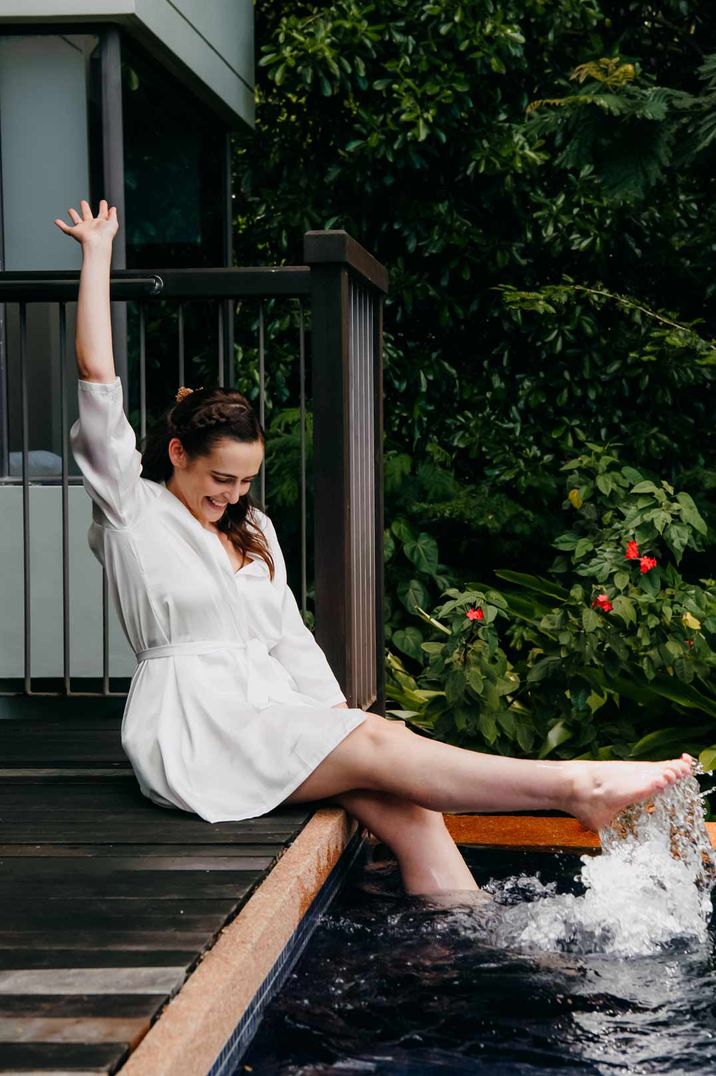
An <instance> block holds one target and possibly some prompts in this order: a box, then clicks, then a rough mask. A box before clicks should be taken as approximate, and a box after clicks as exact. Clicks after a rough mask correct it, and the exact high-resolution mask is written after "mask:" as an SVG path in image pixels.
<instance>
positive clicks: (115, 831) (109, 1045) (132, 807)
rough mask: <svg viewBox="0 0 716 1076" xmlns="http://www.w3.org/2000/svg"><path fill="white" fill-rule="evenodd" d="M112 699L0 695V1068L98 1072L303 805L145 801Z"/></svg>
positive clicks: (115, 1058)
mask: <svg viewBox="0 0 716 1076" xmlns="http://www.w3.org/2000/svg"><path fill="white" fill-rule="evenodd" d="M123 703H124V700H123V699H99V698H89V699H77V698H74V699H71V700H62V699H58V698H48V699H42V698H38V697H36V696H35V697H29V698H24V699H23V698H19V697H15V698H8V699H0V1072H3V1071H8V1070H12V1071H15V1072H17V1071H22V1070H32V1071H34V1072H41V1071H43V1070H55V1071H57V1070H62V1071H70V1070H72V1069H81V1070H88V1069H90V1070H92V1071H99V1072H114V1071H115V1070H116V1069H117V1068H118V1067H119V1065H120V1064H122V1063H123V1062H124V1061H125V1060H126V1058H127V1056H128V1055H129V1053H130V1051H131V1050H132V1049H133V1048H134V1047H135V1046H136V1045H137V1043H138V1042H139V1041H140V1039H141V1038H142V1037H143V1036H144V1034H145V1033H146V1031H147V1029H148V1028H149V1026H150V1024H151V1023H152V1022H153V1020H154V1019H155V1018H156V1016H157V1014H158V1013H159V1012H160V1010H161V1009H162V1008H163V1006H164V1005H165V1003H166V1002H167V1001H168V999H169V998H170V997H171V996H172V995H173V994H175V993H176V991H177V990H178V989H179V988H180V986H181V985H182V983H183V982H184V980H185V978H186V976H187V975H188V973H189V972H190V971H191V970H192V968H193V966H194V965H195V964H196V963H197V961H198V959H199V957H200V956H201V954H202V953H204V952H205V951H206V950H207V949H209V948H210V947H211V945H212V944H213V941H214V939H215V938H216V936H217V934H218V932H219V931H220V929H221V928H222V927H223V926H224V925H225V924H226V923H227V922H229V921H230V920H231V919H233V918H234V916H235V915H236V913H237V911H238V910H239V909H240V908H241V907H242V906H243V905H244V904H245V902H246V901H247V899H248V898H249V896H250V895H251V894H252V893H253V891H254V890H255V889H256V887H257V886H258V884H259V883H260V882H261V881H262V879H263V878H264V877H265V876H266V874H267V873H268V872H269V871H270V869H271V867H272V865H273V864H274V863H275V862H276V860H277V859H278V858H279V857H280V856H281V854H282V853H283V851H284V850H285V849H286V848H287V847H288V846H289V845H290V844H291V843H292V842H293V840H294V839H295V837H296V836H297V835H298V833H299V832H300V831H301V829H303V827H304V825H305V824H306V822H307V821H308V820H309V818H310V817H311V815H312V814H313V808H312V807H308V808H306V807H294V808H288V809H281V810H276V811H273V812H271V813H270V814H267V815H263V816H262V817H260V818H256V819H250V820H248V821H243V822H222V823H216V824H213V825H210V824H209V823H207V822H204V821H202V820H201V819H199V818H197V817H196V816H195V815H189V814H186V813H185V812H182V811H174V810H168V809H163V808H161V807H157V806H155V805H153V804H151V803H150V802H149V801H148V800H147V799H145V797H144V796H142V794H141V793H140V791H139V788H138V786H137V783H136V780H135V778H134V776H133V774H132V772H131V769H130V768H129V764H128V762H127V760H126V757H125V755H124V753H123V751H122V748H121V744H120V738H119V728H120V721H121V712H122V707H123ZM10 714H12V716H9V715H10Z"/></svg>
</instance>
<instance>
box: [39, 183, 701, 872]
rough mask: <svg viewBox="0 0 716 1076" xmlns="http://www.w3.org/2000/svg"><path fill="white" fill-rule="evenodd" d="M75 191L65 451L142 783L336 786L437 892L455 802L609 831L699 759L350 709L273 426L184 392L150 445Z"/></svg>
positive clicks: (246, 409)
mask: <svg viewBox="0 0 716 1076" xmlns="http://www.w3.org/2000/svg"><path fill="white" fill-rule="evenodd" d="M81 205H82V216H80V214H79V213H77V212H76V211H75V210H74V209H73V210H70V217H71V219H72V221H73V226H72V227H70V226H68V225H67V224H66V223H65V222H64V221H60V220H58V221H57V225H58V227H60V228H61V229H62V230H63V231H64V232H66V233H68V234H69V235H71V236H73V237H74V238H75V239H77V240H78V241H79V242H80V243H81V244H82V251H83V260H82V274H81V279H80V293H79V301H78V312H77V364H78V368H79V373H80V381H79V413H80V417H79V420H78V422H77V423H75V425H74V426H73V427H72V431H71V437H72V448H73V451H74V454H75V458H76V459H77V462H78V464H79V466H80V469H81V470H82V473H83V475H84V482H85V488H86V489H87V491H88V493H89V494H90V496H91V497H92V500H93V502H94V511H93V522H92V526H91V528H90V533H89V540H90V545H91V548H92V550H93V552H94V553H95V555H96V556H97V558H98V560H99V561H100V562H101V563H102V564H103V565H104V567H105V568H106V572H107V578H108V581H109V587H110V592H111V594H112V598H113V601H114V603H115V606H116V608H117V610H118V613H119V616H120V620H121V623H122V625H123V627H124V630H125V633H126V635H127V638H128V639H129V642H130V644H131V646H132V648H133V650H134V651H135V653H136V655H137V660H138V663H139V664H138V668H137V670H136V672H135V674H134V676H133V677H132V685H131V688H130V692H129V696H128V698H127V705H126V709H125V713H124V718H123V722H122V744H123V746H124V749H125V751H126V753H127V756H128V757H129V759H130V761H131V763H132V765H133V767H134V771H135V773H136V775H137V779H138V781H139V784H140V787H141V789H142V792H143V793H144V794H145V795H146V796H148V797H149V798H150V799H152V800H154V801H155V802H156V803H159V804H161V805H162V806H166V807H179V808H181V809H183V810H186V811H193V812H196V813H197V814H199V815H200V816H201V817H202V818H205V819H206V820H207V821H210V822H220V821H229V820H240V819H243V818H254V817H256V816H258V815H262V814H265V813H266V812H268V811H270V810H272V809H273V808H274V807H278V806H279V805H280V804H282V803H286V802H288V803H294V802H305V801H307V800H319V799H325V798H330V799H332V800H334V801H335V802H338V803H340V804H342V805H343V806H345V807H346V809H347V810H349V811H350V812H351V813H352V814H355V815H356V816H357V817H358V818H359V820H360V821H361V822H362V823H363V824H364V825H366V826H368V828H369V829H370V830H371V831H372V832H374V833H375V834H376V835H377V836H379V837H381V838H382V839H383V840H385V841H386V843H388V844H389V845H390V846H391V847H392V849H393V850H394V852H395V854H396V856H397V857H398V860H399V863H400V867H401V871H402V873H403V879H404V882H405V885H406V888H408V889H409V890H410V891H411V892H437V891H450V890H456V889H466V888H467V889H474V888H475V882H474V879H473V878H472V875H471V874H470V872H469V870H468V869H467V867H466V865H465V863H464V861H463V859H462V857H461V855H460V853H459V851H458V850H457V847H456V845H455V843H454V841H453V840H452V838H451V836H450V834H449V832H448V831H447V828H446V826H445V822H444V819H443V815H442V812H443V811H475V810H476V811H484V810H499V811H506V810H529V809H544V808H558V809H561V810H567V811H569V812H570V813H573V814H575V815H576V816H577V817H578V818H580V819H581V820H582V821H583V822H584V823H585V824H586V825H588V826H590V827H592V828H598V827H599V826H600V825H604V824H605V823H606V822H608V821H609V820H610V818H611V817H613V815H614V814H615V813H616V812H617V811H618V810H619V808H620V807H622V806H624V805H626V804H627V803H631V802H633V801H635V800H638V799H641V798H645V797H646V796H648V795H650V794H652V793H653V792H655V791H656V790H658V789H662V788H665V787H666V786H667V785H669V784H673V783H674V782H675V781H677V780H679V778H681V777H685V776H687V775H688V774H689V773H690V772H691V763H690V761H689V759H688V758H687V757H683V758H681V759H672V760H671V761H669V762H663V763H618V762H615V763H611V762H604V763H587V762H570V763H567V762H565V763H560V762H534V761H529V760H525V759H507V758H493V757H491V756H487V755H480V754H478V753H477V752H472V751H464V750H462V749H460V748H457V747H451V746H450V745H448V744H443V743H435V742H432V741H430V740H428V739H426V738H424V737H419V736H416V735H415V734H414V733H412V732H410V731H408V730H406V729H404V728H403V727H402V726H400V725H396V723H394V722H391V721H387V720H386V719H385V718H383V717H379V716H378V715H375V714H365V713H363V712H362V711H361V710H359V709H348V708H346V709H343V708H342V707H343V706H344V705H345V702H346V700H345V696H344V695H343V693H342V691H341V688H340V686H339V685H338V683H337V681H336V678H335V676H334V675H333V673H332V671H331V668H330V666H329V664H328V661H327V660H326V657H325V655H324V653H323V651H322V650H321V649H320V647H319V646H318V644H317V643H316V641H315V639H314V638H313V636H312V634H311V633H310V631H308V629H307V628H306V626H305V625H304V623H303V621H302V619H301V615H300V613H299V610H298V606H297V604H296V599H295V598H294V596H293V594H292V593H291V590H290V589H289V587H288V585H287V582H286V569H285V565H284V561H283V556H282V553H281V548H280V546H279V544H278V539H277V537H276V532H275V530H274V528H273V524H272V523H271V521H270V520H269V519H268V517H267V516H266V515H264V513H263V512H260V511H259V510H258V509H257V508H256V507H255V506H254V505H253V504H252V503H251V498H250V494H249V492H248V487H249V483H250V479H251V477H252V476H253V475H255V473H256V471H257V470H258V468H259V467H260V465H261V460H262V458H263V441H264V435H263V430H262V429H261V426H260V424H259V423H258V421H257V419H256V416H255V414H254V412H253V411H252V409H251V407H250V405H249V404H248V403H247V401H246V400H245V399H244V397H243V396H241V395H240V394H239V393H238V392H235V391H234V390H230V389H221V388H216V389H198V390H197V391H196V392H192V393H187V392H186V390H182V391H180V392H179V393H178V394H177V397H178V402H177V403H176V404H175V405H174V406H173V407H172V408H171V410H169V411H168V412H167V414H166V415H165V417H164V419H163V421H162V423H161V424H160V426H159V427H158V428H157V430H156V431H153V433H152V437H151V438H150V441H149V443H148V444H147V448H146V450H145V454H144V458H143V459H142V457H140V454H139V452H138V451H137V447H136V442H135V437H134V431H133V430H132V428H131V426H130V425H129V422H128V421H127V418H126V416H125V414H124V409H123V404H122V386H121V382H120V380H119V378H118V377H117V376H116V374H115V370H114V360H113V356H112V340H111V327H110V315H109V266H110V256H111V247H112V238H113V236H114V234H115V233H116V231H117V217H116V213H115V211H114V209H111V210H110V209H109V208H108V206H107V203H106V202H104V201H103V202H101V203H100V210H99V213H98V215H97V217H96V218H95V217H93V216H92V212H91V210H90V207H89V205H88V204H87V203H86V202H82V204H81ZM217 539H218V541H217ZM227 554H228V556H227ZM239 557H240V562H239ZM247 558H248V559H249V560H250V561H251V563H248V564H247V563H245V561H246V559H247ZM239 569H240V570H239Z"/></svg>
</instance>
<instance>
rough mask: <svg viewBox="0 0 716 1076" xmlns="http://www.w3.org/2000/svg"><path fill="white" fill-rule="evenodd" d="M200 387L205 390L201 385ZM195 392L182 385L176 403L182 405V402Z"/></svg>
mask: <svg viewBox="0 0 716 1076" xmlns="http://www.w3.org/2000/svg"><path fill="white" fill-rule="evenodd" d="M199 387H200V388H203V387H204V386H203V385H200V386H199ZM193 391H194V389H188V388H187V387H186V385H182V386H181V388H180V389H179V391H178V392H177V394H176V397H175V399H176V402H177V403H181V402H182V400H185V399H186V397H187V396H191V394H192V393H193Z"/></svg>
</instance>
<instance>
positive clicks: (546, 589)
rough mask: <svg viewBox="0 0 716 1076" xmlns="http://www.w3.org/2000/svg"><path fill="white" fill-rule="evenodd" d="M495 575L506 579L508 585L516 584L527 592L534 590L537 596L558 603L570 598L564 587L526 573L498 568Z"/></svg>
mask: <svg viewBox="0 0 716 1076" xmlns="http://www.w3.org/2000/svg"><path fill="white" fill-rule="evenodd" d="M495 575H496V576H498V577H499V578H500V579H505V580H506V581H507V582H508V583H515V584H516V585H517V586H520V587H525V588H526V589H527V590H534V591H535V593H536V594H543V595H545V596H546V597H548V598H556V599H557V601H566V600H567V598H568V597H569V592H568V591H566V590H565V589H564V587H560V586H559V584H557V583H552V582H551V581H550V580H549V579H543V578H542V576H539V575H526V574H525V573H524V572H513V571H510V570H509V569H507V568H496V569H495Z"/></svg>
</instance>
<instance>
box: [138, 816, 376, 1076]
mask: <svg viewBox="0 0 716 1076" xmlns="http://www.w3.org/2000/svg"><path fill="white" fill-rule="evenodd" d="M354 835H355V837H356V838H358V839H357V840H354V841H353V842H351V837H353V836H354ZM359 837H360V834H359V833H358V831H357V824H356V822H355V821H354V820H352V819H349V817H348V815H347V814H346V813H345V811H344V810H343V809H342V808H339V807H325V808H322V809H321V810H318V811H317V812H316V814H315V815H314V816H313V818H312V819H311V820H310V821H309V822H308V824H307V825H306V826H305V827H304V829H303V830H302V831H301V833H300V834H299V835H298V837H297V838H296V840H295V841H294V842H293V844H292V845H291V846H290V848H288V849H287V851H286V852H285V853H284V854H283V856H282V857H281V859H280V860H279V861H278V863H277V864H276V865H275V867H274V868H273V869H272V870H271V872H270V873H269V874H268V875H267V877H266V879H265V881H263V882H262V884H261V885H260V886H259V888H258V889H257V890H256V892H255V893H254V895H253V896H252V897H251V898H250V899H249V900H248V901H247V903H246V904H245V905H244V906H243V908H242V909H241V911H240V912H239V914H238V916H237V917H236V919H234V920H233V922H232V923H230V924H229V925H228V926H227V927H225V928H224V929H223V930H222V931H221V933H220V934H219V937H218V939H217V941H216V942H215V944H214V946H213V947H212V948H211V949H210V950H209V951H208V952H207V953H206V954H205V955H204V957H203V958H202V960H201V962H200V963H199V965H198V966H197V968H196V969H195V970H194V972H193V973H192V974H191V975H190V976H189V978H188V979H187V980H186V982H185V983H184V985H183V986H182V988H181V990H180V991H179V993H178V994H176V996H175V997H174V998H173V999H172V1000H171V1001H170V1002H169V1004H168V1005H167V1006H166V1008H165V1009H164V1011H163V1012H162V1014H161V1015H160V1017H159V1019H158V1020H157V1021H156V1023H155V1024H154V1025H153V1026H152V1027H151V1028H150V1030H149V1032H148V1033H147V1035H146V1036H145V1037H144V1039H143V1040H142V1041H141V1042H140V1044H139V1046H138V1047H137V1048H136V1050H134V1052H133V1053H132V1054H131V1055H130V1057H129V1059H128V1060H127V1062H126V1064H125V1065H124V1066H123V1067H122V1068H121V1069H120V1070H119V1071H120V1073H121V1074H122V1076H203V1074H205V1073H209V1074H212V1076H214V1074H216V1076H219V1074H223V1073H230V1072H233V1071H234V1067H235V1064H236V1059H237V1058H238V1056H239V1055H240V1053H241V1052H242V1047H243V1046H244V1045H246V1044H247V1043H248V1041H249V1040H250V1038H251V1036H252V1035H253V1032H254V1030H255V1024H256V1023H257V1022H258V1020H259V1019H260V1015H261V1011H262V1010H263V1007H264V1001H267V1000H269V994H270V993H273V987H274V982H275V981H276V980H277V979H279V978H280V979H283V978H284V977H285V976H286V975H287V974H288V971H289V970H290V967H291V966H292V965H293V963H295V961H296V960H297V959H298V957H299V955H300V953H301V951H302V949H303V947H304V945H305V943H306V941H308V937H309V936H310V933H311V931H309V930H306V925H307V913H309V912H310V913H311V915H310V918H311V920H312V921H313V922H312V925H313V926H315V921H316V920H317V909H316V908H315V902H316V900H317V898H318V897H319V894H323V895H324V901H323V903H327V901H328V900H329V899H330V897H331V896H332V895H333V893H332V892H328V890H327V885H328V884H330V883H331V882H333V885H332V886H331V890H333V891H335V889H336V888H337V886H338V884H339V882H340V878H339V877H338V875H337V873H336V867H337V865H338V864H339V861H340V860H341V857H342V856H344V853H345V852H346V849H347V847H348V845H349V843H352V850H353V851H354V852H357V850H358V848H359V846H360V840H359ZM352 859H353V855H352V854H351V853H350V852H349V854H348V856H347V857H345V858H344V860H343V863H342V865H341V866H342V869H341V871H340V874H341V875H342V874H344V873H345V870H347V867H348V865H349V861H351V860H352ZM301 935H303V936H301Z"/></svg>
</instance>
